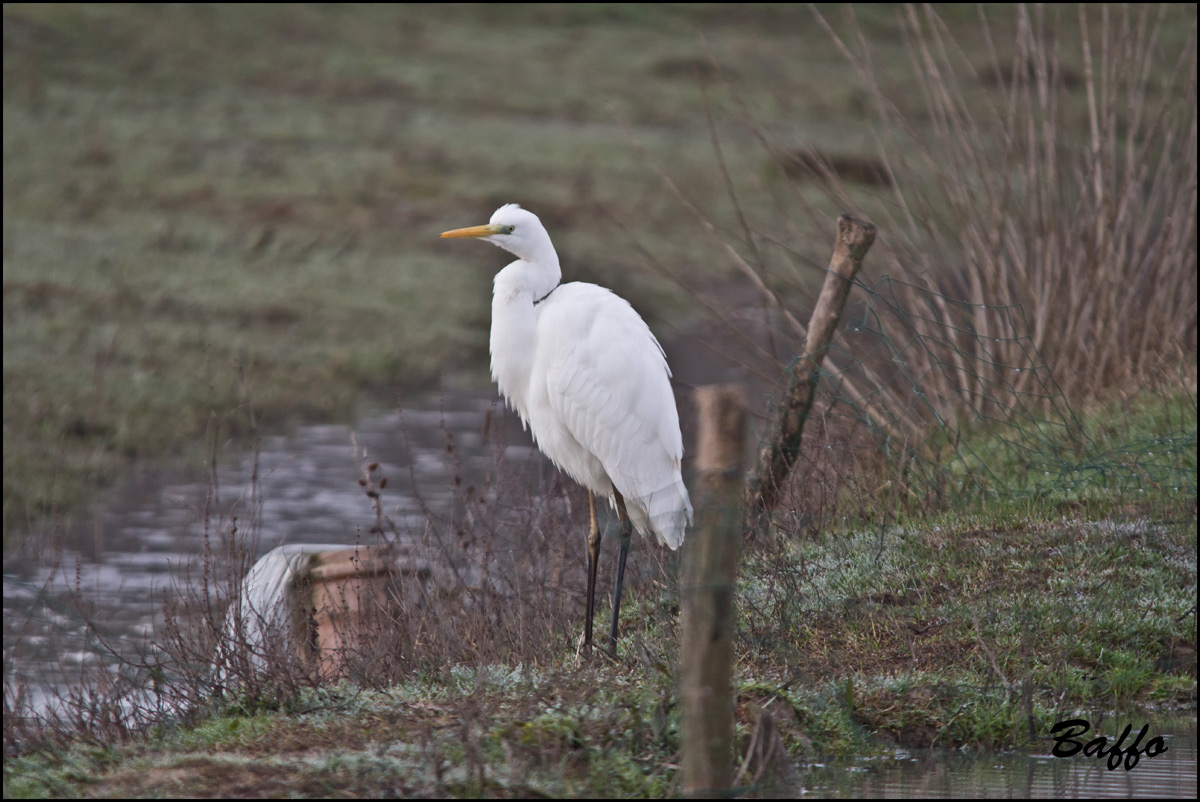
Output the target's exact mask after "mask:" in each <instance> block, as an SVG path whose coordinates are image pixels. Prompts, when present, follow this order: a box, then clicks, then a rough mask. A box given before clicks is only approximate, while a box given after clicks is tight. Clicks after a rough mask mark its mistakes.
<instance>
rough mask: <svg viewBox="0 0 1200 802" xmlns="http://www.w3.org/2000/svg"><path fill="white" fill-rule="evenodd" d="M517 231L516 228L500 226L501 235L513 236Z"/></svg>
mask: <svg viewBox="0 0 1200 802" xmlns="http://www.w3.org/2000/svg"><path fill="white" fill-rule="evenodd" d="M515 229H516V226H500V233H502V234H511V233H513V231H514V230H515Z"/></svg>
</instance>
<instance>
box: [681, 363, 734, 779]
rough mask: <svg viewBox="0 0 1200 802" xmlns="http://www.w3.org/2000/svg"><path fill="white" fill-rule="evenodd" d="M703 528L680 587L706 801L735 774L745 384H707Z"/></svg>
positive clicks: (689, 697) (693, 748) (689, 726)
mask: <svg viewBox="0 0 1200 802" xmlns="http://www.w3.org/2000/svg"><path fill="white" fill-rule="evenodd" d="M695 399H696V408H697V412H698V417H699V433H698V438H697V444H696V471H697V474H698V478H697V483H696V500H697V514H696V527H695V530H694V531H693V533H692V534H691V535H690V536H689V538H688V541H687V545H686V546H685V547H684V555H683V562H684V565H683V582H682V584H681V587H680V605H681V608H682V610H681V619H682V622H681V623H682V638H681V643H680V649H679V662H680V664H681V672H680V674H681V677H680V683H681V688H680V696H681V697H682V699H683V722H682V723H683V732H682V738H683V763H682V769H681V771H682V785H683V792H684V793H685V794H687V795H691V796H706V795H711V794H713V793H720V792H721V791H724V790H725V789H728V788H729V785H730V781H731V779H732V776H733V710H734V691H733V681H732V673H733V592H734V582H735V580H736V578H737V564H738V552H739V551H740V549H741V542H742V522H743V520H744V517H745V515H744V510H743V508H742V503H743V498H744V494H745V485H744V479H743V465H742V450H743V444H744V443H745V427H746V399H745V395H744V393H743V392H742V389H741V387H739V386H737V385H729V384H726V385H713V386H709V387H699V388H697V389H696V392H695Z"/></svg>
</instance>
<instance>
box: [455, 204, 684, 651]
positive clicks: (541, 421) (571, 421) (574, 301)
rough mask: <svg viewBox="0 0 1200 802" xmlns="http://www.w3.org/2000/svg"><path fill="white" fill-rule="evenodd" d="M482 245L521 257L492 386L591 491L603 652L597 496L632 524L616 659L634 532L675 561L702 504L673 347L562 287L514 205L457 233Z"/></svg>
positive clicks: (506, 283)
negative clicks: (686, 440) (687, 472)
mask: <svg viewBox="0 0 1200 802" xmlns="http://www.w3.org/2000/svg"><path fill="white" fill-rule="evenodd" d="M442 236H443V237H478V238H481V239H485V240H487V241H488V242H491V243H492V244H494V245H497V246H499V247H501V248H503V249H504V250H506V251H509V252H511V253H513V254H515V255H516V257H517V260H516V261H515V262H513V263H511V264H509V265H508V266H507V267H505V268H504V269H503V270H501V271H500V272H499V273H497V274H496V278H495V282H494V286H493V295H492V333H491V354H492V378H493V379H495V380H496V384H497V385H498V386H499V388H500V392H501V394H503V395H504V397H505V399H506V400H507V401H508V403H509V405H510V406H512V407H513V409H515V410H516V411H517V413H518V414H519V415H520V416H521V421H522V423H523V424H524V425H526V426H527V427H528V428H529V430H530V432H531V433H532V434H533V437H534V440H535V441H536V442H537V445H538V448H540V449H541V451H542V453H543V454H545V455H546V456H547V457H549V458H550V460H551V461H552V462H553V463H554V464H555V465H557V466H558V467H559V468H560V469H562V470H563V471H565V472H566V473H567V474H568V475H569V476H571V478H572V479H574V480H575V481H577V482H579V483H580V484H581V485H583V486H584V487H586V488H587V491H588V513H589V519H590V531H589V535H588V540H587V543H588V588H587V618H586V620H585V624H584V636H583V647H584V649H585V650H587V649H590V648H591V645H592V618H593V615H594V613H595V593H596V570H597V561H598V559H599V556H600V527H599V524H598V522H597V519H596V495H597V494H599V495H600V496H603V497H607V498H608V499H609V500H610V501H611V503H612V505H613V507H614V508H615V509H616V510H617V514H618V516H619V517H620V521H621V547H620V555H619V557H618V560H617V582H616V586H615V589H614V593H613V612H612V625H611V627H610V630H609V652H610V653H611V654H615V652H616V640H617V619H618V616H619V613H620V606H621V590H622V586H623V583H624V575H625V561H626V556H627V555H628V552H629V542H630V534H631V529H632V528H636V529H637V530H638V532H639V533H640V534H642V535H643V536H646V537H649V536H651V535H653V536H655V537H656V538H657V539H658V541H659V542H660V543H662V544H664V545H666V546H668V547H669V548H671V549H677V548H679V546H680V544H681V543H683V535H684V530H685V529H686V527H687V526H688V525H689V524H690V523H691V521H692V504H691V501H690V500H689V499H688V492H687V488H686V487H685V486H684V484H683V475H682V473H681V470H680V460H681V459H682V457H683V437H682V436H681V435H680V432H679V413H678V411H677V410H676V408H675V396H674V395H673V394H672V392H671V382H670V376H671V371H670V368H668V367H667V359H666V356H665V355H664V354H663V350H662V346H660V345H659V344H658V340H656V339H655V338H654V335H653V334H651V332H650V329H649V327H648V326H647V325H646V323H645V321H644V320H642V318H641V317H640V316H639V315H638V313H637V312H635V311H634V309H633V307H632V306H630V305H629V302H627V301H626V300H625V299H623V298H621V297H620V296H618V295H616V294H614V293H613V292H612V291H610V290H607V289H605V288H604V287H599V286H596V285H595V284H586V283H582V282H571V283H568V284H560V283H559V281H560V280H561V278H562V271H561V269H560V267H559V263H558V254H557V253H556V252H555V250H554V245H553V244H552V243H551V242H550V235H549V234H547V233H546V229H545V227H544V226H542V223H541V221H540V220H539V219H538V218H537V215H535V214H533V213H532V212H528V211H526V210H525V209H522V208H521V207H520V206H518V205H517V204H515V203H510V204H507V205H505V206H501V207H500V208H499V209H497V210H496V212H495V214H493V215H492V218H491V220H490V221H489V222H488V224H487V225H482V226H474V227H471V228H459V229H455V230H453V231H447V232H445V233H443V234H442Z"/></svg>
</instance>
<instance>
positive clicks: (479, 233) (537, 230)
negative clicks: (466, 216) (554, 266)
mask: <svg viewBox="0 0 1200 802" xmlns="http://www.w3.org/2000/svg"><path fill="white" fill-rule="evenodd" d="M442 236H443V237H446V238H457V237H478V238H480V239H484V240H487V241H488V242H490V243H492V244H493V245H498V246H499V247H501V248H503V249H504V250H506V251H508V252H509V253H513V254H516V256H517V257H518V258H520V259H524V260H525V261H527V262H537V261H539V257H540V258H543V259H544V258H546V257H547V255H548V254H549V255H553V254H554V246H553V245H551V244H550V235H549V234H547V233H546V228H545V227H544V226H543V225H542V221H541V220H538V217H537V215H536V214H534V213H533V212H528V211H525V210H524V209H522V208H521V207H520V206H518V205H517V204H515V203H507V204H505V205H503V206H501V207H500V208H499V209H497V210H496V211H495V212H494V213H493V214H492V219H491V220H490V221H489V222H488V224H487V225H484V226H472V227H470V228H456V229H454V230H453V231H445V232H443V233H442ZM554 261H555V262H557V257H555V258H554Z"/></svg>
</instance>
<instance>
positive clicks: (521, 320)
mask: <svg viewBox="0 0 1200 802" xmlns="http://www.w3.org/2000/svg"><path fill="white" fill-rule="evenodd" d="M543 234H544V232H543ZM521 244H522V245H523V246H526V247H528V252H527V253H518V254H517V255H518V256H520V257H522V258H521V259H518V260H517V261H515V262H513V263H512V264H510V265H508V267H505V268H504V269H503V270H501V271H500V272H499V273H497V274H496V279H495V282H494V284H493V289H492V334H491V342H490V348H491V352H492V378H493V379H494V380H495V381H496V385H497V386H498V387H499V388H500V392H501V393H502V394H503V395H504V396H505V397H506V398H507V399H509V401H510V402H511V403H512V405H513V407H514V408H515V409H516V410H517V412H518V413H519V414H520V415H521V419H522V423H525V422H526V418H527V415H528V412H527V410H528V409H529V407H528V405H527V403H526V393H527V390H528V388H529V377H530V374H531V373H532V372H533V358H534V348H533V346H534V341H535V335H536V332H537V321H538V314H539V312H540V310H539V309H538V308H537V307H535V306H534V303H535V302H536V301H540V300H541V299H543V298H545V297H546V296H547V295H548V294H549V293H551V292H552V291H553V290H554V288H555V287H557V286H558V283H559V281H560V280H561V279H562V270H561V269H560V268H559V264H558V254H557V253H555V251H554V245H552V244H551V242H550V237H549V236H544V237H542V238H538V239H536V240H533V241H532V242H524V243H521ZM525 249H526V248H522V250H525Z"/></svg>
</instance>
